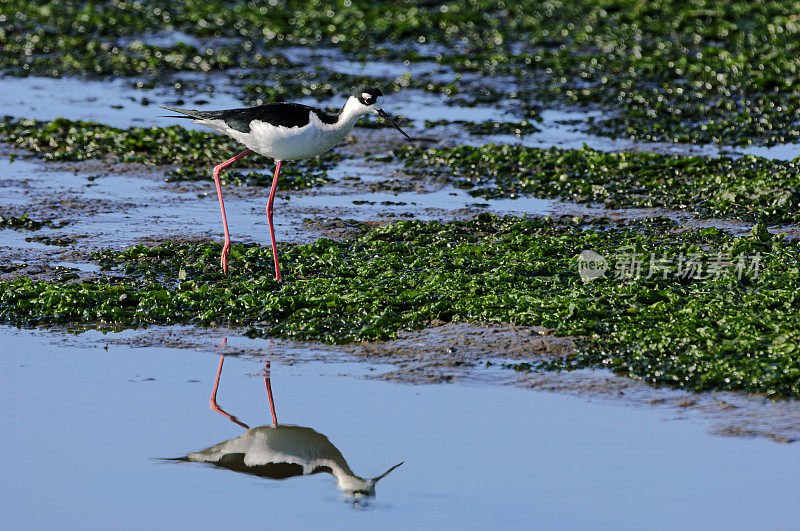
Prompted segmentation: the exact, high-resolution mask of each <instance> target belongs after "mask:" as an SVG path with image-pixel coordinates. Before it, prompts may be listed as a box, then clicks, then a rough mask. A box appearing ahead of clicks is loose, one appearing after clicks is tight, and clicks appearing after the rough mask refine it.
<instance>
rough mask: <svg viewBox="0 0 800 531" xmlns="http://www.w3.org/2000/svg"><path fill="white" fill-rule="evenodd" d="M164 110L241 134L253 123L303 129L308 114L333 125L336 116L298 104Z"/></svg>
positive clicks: (168, 108) (246, 131)
mask: <svg viewBox="0 0 800 531" xmlns="http://www.w3.org/2000/svg"><path fill="white" fill-rule="evenodd" d="M163 108H164V109H167V110H170V111H175V112H179V113H181V114H185V115H187V116H189V117H190V118H196V119H200V120H222V121H223V122H225V125H227V126H228V127H230V128H231V129H234V130H236V131H240V132H242V133H249V132H250V123H251V122H253V121H259V122H265V123H268V124H271V125H274V126H283V127H303V126H305V125H308V121H309V119H310V118H309V112H313V113H314V114H316V115H317V116H318V117H319V119H320V121H322V122H323V123H326V124H335V123H336V121H337V120H338V117H337V116H334V115H332V114H328V113H327V112H325V111H323V110H321V109H317V108H316V107H310V106H308V105H301V104H300V103H266V104H264V105H258V106H256V107H245V108H242V109H228V110H224V111H195V110H190V109H176V108H174V107H163Z"/></svg>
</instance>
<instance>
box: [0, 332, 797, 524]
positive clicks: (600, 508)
mask: <svg viewBox="0 0 800 531" xmlns="http://www.w3.org/2000/svg"><path fill="white" fill-rule="evenodd" d="M96 335H97V334H94V336H96ZM63 337H64V336H60V335H58V334H55V333H42V332H27V331H22V332H20V331H17V330H15V329H10V328H0V386H1V387H2V389H3V392H4V396H5V399H4V400H3V406H2V410H3V416H2V418H3V436H2V437H0V451H2V454H3V455H4V456H5V458H4V459H3V461H2V464H1V465H0V472H1V473H2V478H3V482H2V486H1V487H0V513H1V514H2V515H3V527H4V528H5V529H64V528H76V527H80V528H86V529H108V528H114V529H140V528H142V527H145V526H148V527H151V528H156V529H162V528H167V527H178V528H196V529H215V528H223V527H224V528H232V529H235V528H239V527H242V526H249V527H250V528H270V529H297V528H299V529H318V528H323V527H324V528H327V529H342V528H346V527H347V528H357V529H358V528H367V527H369V528H375V527H380V528H382V529H410V528H459V529H492V528H496V527H498V526H502V527H508V528H524V529H531V528H539V529H615V530H618V529H674V528H678V527H680V528H686V527H688V528H693V529H698V528H708V529H796V525H797V522H798V521H800V504H799V503H798V502H800V487H798V478H800V445H796V444H795V445H787V444H778V443H775V442H772V441H768V440H761V439H736V438H724V437H717V436H713V435H709V434H707V433H706V431H705V429H704V426H702V425H700V423H694V422H687V421H677V422H676V421H670V422H667V421H664V420H662V419H661V418H660V417H659V413H658V412H657V411H656V410H653V409H648V408H641V407H629V406H623V405H609V403H607V402H592V401H588V400H585V399H580V398H574V397H567V396H564V395H559V394H552V393H543V392H535V391H527V390H522V389H516V388H507V387H499V386H490V385H478V384H471V385H466V384H449V385H426V386H407V385H402V384H395V383H387V382H382V381H375V380H367V379H364V378H362V377H360V376H359V375H364V374H366V373H368V372H370V371H369V369H370V368H372V369H380V367H378V366H374V365H373V366H371V367H370V366H368V365H366V364H347V363H338V364H324V363H318V362H317V363H298V364H295V365H291V366H287V365H286V364H278V363H272V364H271V378H270V380H269V383H270V386H271V390H272V393H273V397H274V409H275V414H276V417H277V420H278V423H279V427H280V428H281V430H283V431H282V432H281V433H283V434H284V435H285V434H287V433H290V432H292V433H294V432H297V431H298V430H300V428H286V427H285V425H293V426H299V427H302V428H304V430H300V431H302V432H303V433H306V434H311V435H313V434H312V432H313V433H315V434H316V435H313V437H312V438H313V439H314V440H315V441H317V443H312V442H309V439H308V438H305V439H304V438H303V437H299V436H294V435H292V436H288V435H287V436H285V437H283V438H276V437H273V435H275V433H277V432H276V431H274V430H275V428H273V426H272V424H273V420H272V414H271V411H270V407H269V400H268V396H267V392H266V386H265V378H264V372H263V369H264V362H265V359H253V358H244V357H236V356H226V358H225V361H224V368H223V370H222V372H221V377H220V383H219V390H218V394H217V406H218V408H219V411H218V412H215V411H212V409H211V408H210V407H209V398H210V396H211V391H212V387H213V384H214V380H215V376H216V374H217V370H218V368H219V356H218V355H215V354H213V353H209V352H200V351H194V350H188V349H169V348H156V347H147V348H131V347H128V346H118V345H111V346H109V347H108V351H106V350H105V349H103V348H101V347H98V346H97V345H96V343H94V342H89V341H87V342H86V344H85V345H83V346H81V345H82V343H81V341H80V340H78V341H76V340H75V339H74V338H73V339H71V340H70V341H64V340H63ZM343 373H346V374H347V375H342V374H343ZM229 417H235V419H236V420H238V421H239V422H241V423H242V424H245V425H247V426H248V427H250V428H258V430H256V431H253V430H251V432H248V431H247V430H246V428H244V427H242V426H240V425H238V424H236V423H234V422H232V421H231V420H230V418H229ZM247 433H251V434H253V433H268V434H270V437H272V439H270V441H272V442H264V441H266V439H263V440H262V441H261V442H260V443H259V442H255V443H254V442H253V440H254V439H255V437H250V438H249V439H247ZM243 435H245V437H244V439H239V442H240V443H241V442H242V441H243V440H245V439H247V440H249V442H248V444H250V443H252V444H250V446H249V447H248V448H247V451H248V452H250V456H251V458H253V457H254V456H255V458H256V460H257V459H262V461H265V460H266V461H269V460H270V459H272V458H274V456H275V455H277V454H280V453H281V452H282V455H283V456H284V459H285V460H291V459H295V460H297V459H304V458H306V457H307V456H308V455H309V454H311V453H314V452H317V453H318V454H319V453H320V452H321V453H322V454H324V455H321V457H320V456H319V455H318V457H320V458H321V459H329V460H331V459H332V461H330V462H334V461H336V460H337V459H338V457H337V458H335V459H334V458H332V457H331V456H332V455H334V454H335V452H339V453H340V457H341V459H343V460H344V461H346V463H347V466H349V468H350V469H351V470H352V472H353V475H357V476H360V477H363V478H374V477H376V476H379V475H381V474H382V473H384V472H385V471H386V470H387V469H388V468H389V467H391V466H393V465H395V464H397V463H398V462H401V461H404V464H403V465H402V466H400V467H399V468H397V469H396V470H394V471H393V472H391V473H390V474H389V475H388V476H386V477H385V478H383V479H381V480H380V481H379V482H378V483H377V484H375V485H374V487H375V497H363V496H358V497H353V496H349V495H348V494H347V490H346V489H345V490H344V491H343V490H341V489H339V488H338V486H337V481H336V479H334V477H333V476H332V475H331V474H329V473H326V470H325V469H324V467H320V468H319V470H318V472H319V473H317V474H314V475H302V474H301V475H294V476H293V477H287V478H286V479H270V478H269V477H259V476H257V475H254V474H252V473H243V472H235V471H232V470H230V469H229V468H225V467H219V466H217V467H215V466H213V465H211V464H207V463H195V462H182V461H167V460H165V458H181V457H185V456H186V455H187V454H189V453H191V452H197V451H199V450H203V449H206V448H209V447H212V446H213V445H216V444H218V443H223V442H225V441H231V440H234V439H237V438H238V437H240V436H243ZM267 438H269V437H267ZM278 439H280V440H278ZM275 441H277V442H275ZM320 441H322V443H320ZM325 441H328V442H327V443H325ZM318 443H319V444H318ZM237 444H238V443H237ZM259 444H261V447H259ZM315 445H316V446H315ZM229 448H230V443H229ZM330 448H334V450H335V451H334V450H331V449H330ZM326 452H327V453H326ZM234 453H235V452H234ZM257 454H258V455H257ZM232 455H233V454H232ZM259 455H260V457H259ZM265 456H266V457H265ZM287 456H288V457H287ZM292 456H293V457H292ZM298 456H299V457H298ZM303 456H306V457H303ZM334 457H335V456H334ZM233 460H234V461H235V457H234V458H233ZM272 460H273V461H274V459H272ZM229 461H230V459H229ZM251 461H252V459H251ZM266 461H265V462H266ZM336 462H338V461H336ZM229 464H230V463H229ZM234 468H235V466H234ZM240 468H241V467H240ZM296 469H297V467H294V468H292V467H289V468H286V467H284V469H283V471H284V472H285V474H284V475H288V476H292V475H293V474H297V470H296ZM258 470H260V472H261V473H262V475H273V476H275V475H280V474H279V473H280V470H278V469H277V468H275V467H272V468H269V467H267V468H265V467H261V468H259V469H258ZM250 472H252V470H251V471H250Z"/></svg>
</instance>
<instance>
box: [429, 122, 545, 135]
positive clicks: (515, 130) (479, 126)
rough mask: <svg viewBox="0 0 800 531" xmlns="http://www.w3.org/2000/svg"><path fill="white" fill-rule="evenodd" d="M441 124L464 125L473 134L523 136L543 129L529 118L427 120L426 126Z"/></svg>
mask: <svg viewBox="0 0 800 531" xmlns="http://www.w3.org/2000/svg"><path fill="white" fill-rule="evenodd" d="M540 120H541V118H540ZM440 125H444V126H451V125H456V126H459V127H463V128H464V129H466V130H467V132H469V133H470V134H472V135H516V136H523V135H530V134H532V133H538V132H539V131H541V129H540V128H539V127H537V126H536V125H535V124H533V123H531V122H529V121H527V120H523V121H521V122H493V121H491V120H486V121H483V122H470V121H467V120H425V127H437V126H440Z"/></svg>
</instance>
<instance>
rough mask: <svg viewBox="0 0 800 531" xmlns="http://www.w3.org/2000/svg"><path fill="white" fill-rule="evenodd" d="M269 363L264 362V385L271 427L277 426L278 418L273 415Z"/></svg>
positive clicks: (273, 403) (273, 405)
mask: <svg viewBox="0 0 800 531" xmlns="http://www.w3.org/2000/svg"><path fill="white" fill-rule="evenodd" d="M270 379H271V377H270V374H269V362H268V361H266V362H264V385H265V386H266V388H267V399H268V400H269V412H270V413H272V425H273V426H277V424H278V416H277V415H276V414H275V402H274V400H273V399H272V384H271V383H270Z"/></svg>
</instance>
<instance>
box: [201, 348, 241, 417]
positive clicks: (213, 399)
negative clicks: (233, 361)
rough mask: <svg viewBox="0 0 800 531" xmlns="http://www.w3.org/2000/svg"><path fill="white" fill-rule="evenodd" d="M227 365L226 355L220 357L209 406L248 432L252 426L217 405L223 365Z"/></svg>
mask: <svg viewBox="0 0 800 531" xmlns="http://www.w3.org/2000/svg"><path fill="white" fill-rule="evenodd" d="M223 363H225V354H220V355H219V367H217V377H216V378H215V379H214V389H213V390H212V391H211V400H210V401H209V405H210V406H211V409H212V410H213V411H215V412H217V413H219V414H220V415H222V416H224V417H226V418H227V419H228V420H230V421H231V422H235V423H236V424H238V425H239V426H241V427H243V428H244V429H246V430H249V429H250V426H248V425H247V424H245V423H244V422H242V421H240V420H239V419H237V418H236V417H234V416H233V415H231V414H230V413H228V412H227V411H225V410H223V409H222V408H221V407H219V406H218V405H217V389H219V378H220V376H222V364H223Z"/></svg>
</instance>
